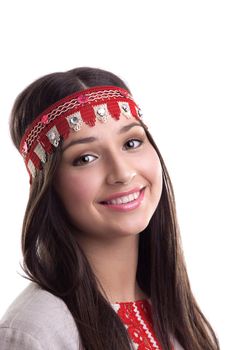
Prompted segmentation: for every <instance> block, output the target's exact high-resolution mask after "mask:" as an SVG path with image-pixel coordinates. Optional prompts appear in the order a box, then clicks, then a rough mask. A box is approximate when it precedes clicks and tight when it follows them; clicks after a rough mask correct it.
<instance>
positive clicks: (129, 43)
mask: <svg viewBox="0 0 233 350" xmlns="http://www.w3.org/2000/svg"><path fill="white" fill-rule="evenodd" d="M231 4H232V2H231V1H224V0H221V1H215V0H212V1H206V0H195V1H188V0H184V1H181V0H178V1H147V0H144V1H142V2H141V1H140V2H139V1H138V2H137V1H129V0H128V1H127V0H124V1H122V0H118V1H107V0H106V1H105V0H98V1H84V0H83V1H71V0H66V1H56V2H55V1H54V2H53V1H49V0H47V1H38V2H35V1H25V0H21V1H10V0H8V1H7V2H5V5H3V2H1V5H0V7H1V8H0V36H1V40H0V45H1V47H0V52H1V56H0V60H1V61H0V62H1V67H0V152H1V154H0V157H1V168H0V169H1V171H0V176H1V181H0V191H1V192H0V194H1V211H0V212H1V231H0V276H1V288H0V316H1V315H2V314H3V313H4V311H5V310H6V308H7V306H8V305H9V303H10V302H11V301H12V300H13V299H14V298H15V296H16V295H17V294H18V293H19V292H20V291H21V290H22V289H23V288H24V287H25V286H26V284H27V281H26V280H24V279H23V278H22V277H20V276H19V274H18V273H20V272H21V270H20V267H19V262H20V259H21V255H20V254H21V253H20V229H21V223H22V219H23V213H24V209H25V205H26V202H27V196H28V189H29V184H28V176H27V172H26V170H25V168H24V165H23V161H22V159H21V157H20V155H19V154H18V153H17V151H16V150H15V149H14V147H13V145H12V143H11V141H10V137H9V132H8V116H9V114H10V110H11V106H12V104H13V101H14V99H15V97H16V96H17V94H18V93H19V92H20V91H21V90H22V89H23V88H24V87H26V85H28V84H29V83H31V82H32V81H33V80H34V79H36V78H38V77H40V76H41V75H44V74H47V73H51V72H55V71H60V70H67V69H71V68H74V67H78V66H91V67H99V68H103V69H107V70H110V71H112V72H114V73H116V74H118V75H119V76H120V77H121V78H123V79H124V80H125V81H126V83H128V84H129V86H130V88H131V90H132V92H133V94H134V96H135V100H136V101H137V102H138V103H139V104H140V106H141V108H142V109H143V111H144V117H145V119H146V121H147V124H149V126H150V127H151V130H152V133H153V135H154V138H155V140H156V142H157V144H158V146H159V148H160V150H161V153H162V155H163V157H164V159H165V162H166V164H167V167H168V170H169V172H170V175H171V178H172V181H173V185H174V189H175V194H176V200H177V210H178V218H179V223H180V227H181V233H182V239H183V246H184V252H185V258H186V262H187V268H188V272H189V276H190V281H191V286H192V289H193V291H194V294H195V296H196V298H197V300H198V302H199V305H200V306H201V309H202V310H203V312H204V314H205V315H206V316H207V318H208V319H209V320H210V322H211V324H212V326H213V327H214V329H215V330H216V333H217V335H218V337H219V339H220V343H221V349H224V350H229V349H230V348H232V324H233V323H232V313H233V307H232V306H233V302H232V295H233V286H232V274H233V273H232V266H233V259H232V255H233V249H232V244H233V240H232V235H233V224H232V216H233V215H232V195H233V185H232V180H233V169H232V152H233V141H232V124H231V119H232V115H233V113H232V112H233V106H232V105H233V103H232V102H233V98H232V96H233V68H232V67H233V52H232V45H233V42H232V39H233V20H232V19H233V11H232V8H231Z"/></svg>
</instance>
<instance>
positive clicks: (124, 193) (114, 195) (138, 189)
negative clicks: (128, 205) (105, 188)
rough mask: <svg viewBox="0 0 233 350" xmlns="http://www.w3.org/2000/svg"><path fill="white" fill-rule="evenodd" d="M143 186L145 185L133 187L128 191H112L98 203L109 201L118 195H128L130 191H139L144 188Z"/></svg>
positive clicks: (118, 196)
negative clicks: (112, 192)
mask: <svg viewBox="0 0 233 350" xmlns="http://www.w3.org/2000/svg"><path fill="white" fill-rule="evenodd" d="M144 188H145V187H143V186H141V187H135V188H133V189H132V190H130V191H125V192H118V193H114V194H112V195H111V196H109V197H107V198H105V199H104V200H102V201H100V203H101V204H103V203H104V202H108V201H111V200H113V199H117V198H120V197H124V196H128V195H130V194H132V193H135V192H141V190H142V189H144Z"/></svg>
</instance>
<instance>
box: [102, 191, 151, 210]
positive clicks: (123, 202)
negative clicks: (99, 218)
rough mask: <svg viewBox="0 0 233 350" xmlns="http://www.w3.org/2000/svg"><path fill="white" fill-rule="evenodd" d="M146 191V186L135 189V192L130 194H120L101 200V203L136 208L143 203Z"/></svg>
mask: <svg viewBox="0 0 233 350" xmlns="http://www.w3.org/2000/svg"><path fill="white" fill-rule="evenodd" d="M144 191H145V187H143V188H142V189H141V190H135V191H134V192H132V193H130V194H128V195H124V196H119V197H117V198H113V199H111V200H106V201H102V202H100V204H102V205H105V206H107V207H111V208H115V209H117V208H119V209H128V210H129V209H134V208H136V207H137V206H138V205H139V204H140V203H141V201H142V199H143V197H144Z"/></svg>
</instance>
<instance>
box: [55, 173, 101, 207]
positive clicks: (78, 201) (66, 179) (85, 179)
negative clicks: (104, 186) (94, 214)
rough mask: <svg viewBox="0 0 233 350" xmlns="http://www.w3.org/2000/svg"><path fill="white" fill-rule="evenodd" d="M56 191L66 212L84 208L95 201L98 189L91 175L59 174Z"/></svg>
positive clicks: (95, 180) (96, 182)
mask: <svg viewBox="0 0 233 350" xmlns="http://www.w3.org/2000/svg"><path fill="white" fill-rule="evenodd" d="M56 186H57V191H58V193H59V195H60V197H61V199H62V201H63V203H64V205H65V207H66V208H67V209H68V211H69V212H70V211H73V210H75V208H77V207H79V206H80V207H81V208H80V209H82V208H85V207H87V206H88V205H89V204H90V203H91V202H93V201H94V200H95V197H96V195H97V190H98V189H99V187H100V184H99V183H98V181H97V179H96V178H95V177H93V174H90V175H89V174H88V172H85V173H84V172H83V173H80V174H78V172H75V171H74V172H65V171H64V172H60V173H59V174H58V177H57V182H56Z"/></svg>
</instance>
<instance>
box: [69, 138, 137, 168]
mask: <svg viewBox="0 0 233 350" xmlns="http://www.w3.org/2000/svg"><path fill="white" fill-rule="evenodd" d="M132 141H133V142H138V143H139V145H138V146H136V147H133V148H131V147H129V148H128V149H136V148H139V147H140V146H141V145H142V144H143V141H142V140H139V139H129V140H128V141H126V143H125V144H124V146H125V145H126V144H127V143H129V142H132ZM85 157H95V156H93V155H92V154H84V155H82V156H81V157H78V158H76V159H75V160H74V161H73V163H72V164H73V166H84V165H86V164H90V163H92V162H84V163H82V164H80V163H81V162H82V159H83V158H85ZM95 158H97V157H95Z"/></svg>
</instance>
